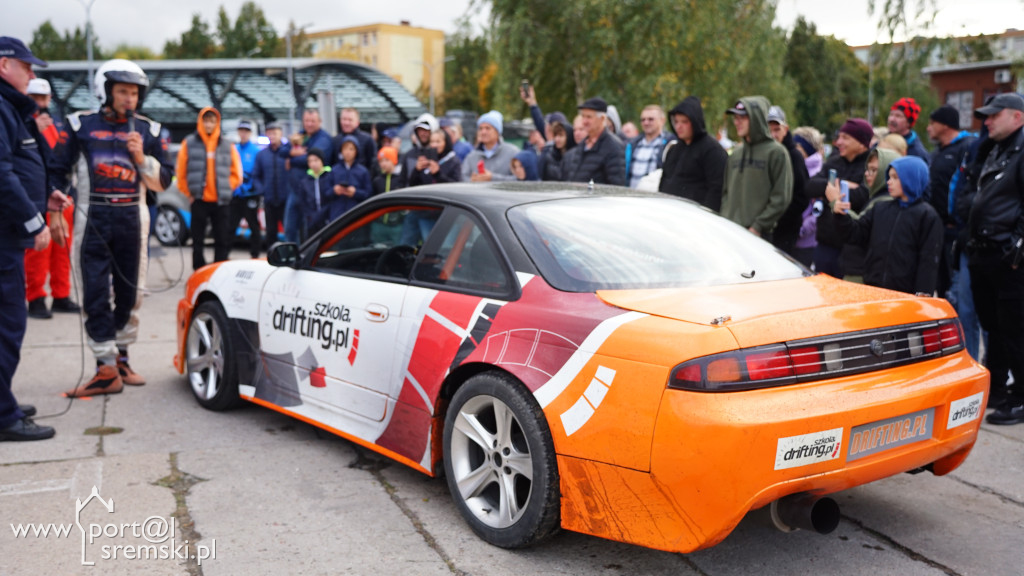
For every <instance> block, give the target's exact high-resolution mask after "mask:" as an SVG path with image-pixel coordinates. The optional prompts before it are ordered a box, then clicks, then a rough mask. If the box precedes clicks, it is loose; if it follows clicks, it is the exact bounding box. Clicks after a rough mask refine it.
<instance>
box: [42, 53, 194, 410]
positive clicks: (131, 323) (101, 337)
mask: <svg viewBox="0 0 1024 576" xmlns="http://www.w3.org/2000/svg"><path fill="white" fill-rule="evenodd" d="M148 87H149V79H148V78H147V77H146V73H145V72H143V71H142V68H140V67H139V66H138V65H137V64H135V63H134V62H130V61H128V60H120V59H115V60H110V61H108V62H105V63H104V64H103V65H102V66H100V68H99V70H97V71H96V77H95V79H94V81H93V92H94V94H95V96H96V97H97V98H98V99H99V102H100V109H99V111H98V112H97V111H82V112H76V113H74V114H71V115H70V116H68V118H67V131H68V143H67V146H65V148H64V151H63V153H62V154H60V156H59V157H58V158H57V159H56V162H55V163H54V166H53V168H52V173H51V176H52V177H53V178H54V181H55V183H56V184H57V186H58V187H60V189H62V190H67V189H68V186H69V185H70V179H71V173H72V170H73V169H74V167H75V165H76V163H77V162H78V161H79V159H80V158H81V159H82V160H83V161H84V166H85V170H84V171H83V170H81V169H79V170H78V171H77V173H78V176H79V180H78V183H77V187H78V190H79V194H78V206H77V209H76V211H75V214H76V222H75V226H74V231H75V241H74V246H75V252H74V253H75V254H76V256H77V258H78V266H76V267H75V268H76V274H77V275H79V277H80V281H79V282H78V285H79V286H81V287H82V292H83V293H82V300H81V302H82V309H83V316H84V319H85V332H86V335H87V338H88V342H89V347H90V348H92V351H93V354H94V355H95V357H96V374H95V376H93V378H92V379H91V380H89V381H88V382H86V383H84V384H80V385H79V386H77V387H75V388H74V389H72V390H69V391H68V392H67V394H66V395H67V396H71V397H80V396H93V395H96V394H115V393H117V392H120V391H121V390H122V388H123V387H124V385H125V384H128V385H135V386H139V385H142V384H145V383H146V380H145V378H143V377H142V376H141V375H140V374H139V373H137V372H135V371H134V370H132V368H131V366H129V364H128V345H129V344H132V343H133V342H135V339H136V337H137V334H138V327H139V317H138V312H139V307H140V306H141V304H142V296H143V289H144V287H145V279H146V265H147V254H146V249H147V244H148V240H149V211H148V210H147V209H146V205H145V204H146V190H147V189H148V190H154V191H157V192H161V191H163V190H164V188H166V187H167V185H168V184H170V181H171V175H172V174H173V170H174V169H173V166H172V165H171V164H170V163H168V162H167V159H166V150H165V149H164V144H163V143H162V141H161V139H160V124H159V123H157V122H154V121H152V120H150V119H149V118H146V117H145V116H141V115H139V114H137V111H138V110H139V106H140V105H141V104H142V101H143V99H144V98H145V95H146V89H147V88H148ZM83 177H84V179H85V181H83ZM111 294H113V299H111ZM111 301H112V302H113V306H111Z"/></svg>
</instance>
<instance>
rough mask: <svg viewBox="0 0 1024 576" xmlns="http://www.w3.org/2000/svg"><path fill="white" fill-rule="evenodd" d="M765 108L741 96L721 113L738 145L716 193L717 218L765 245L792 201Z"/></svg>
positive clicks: (789, 172)
mask: <svg viewBox="0 0 1024 576" xmlns="http://www.w3.org/2000/svg"><path fill="white" fill-rule="evenodd" d="M770 106H771V104H770V103H769V102H768V99H767V98H765V97H764V96H746V97H744V98H740V100H739V102H737V103H736V105H735V106H733V107H732V108H730V109H729V110H728V111H727V113H728V114H730V115H731V116H732V120H733V124H734V125H735V126H736V133H737V134H738V135H739V138H740V143H739V145H737V146H736V147H735V148H734V149H733V151H732V155H731V156H730V157H729V162H728V164H727V166H726V170H725V185H724V186H723V187H722V216H725V217H726V218H728V219H729V220H732V221H733V222H735V223H737V224H739V225H740V226H744V227H746V228H747V229H748V230H750V232H751V233H753V234H756V235H758V236H760V237H762V238H764V239H765V240H769V241H770V240H771V235H772V230H773V229H774V228H775V224H776V223H777V222H778V221H779V218H781V217H782V214H783V213H784V212H785V211H786V207H787V206H789V202H790V200H791V199H792V195H793V167H792V165H791V164H790V160H789V152H788V151H787V150H786V148H785V147H784V146H783V145H782V144H779V143H778V142H776V141H775V139H774V138H772V135H771V132H770V131H769V129H768V108H769V107H770Z"/></svg>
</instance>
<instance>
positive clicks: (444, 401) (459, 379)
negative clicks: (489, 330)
mask: <svg viewBox="0 0 1024 576" xmlns="http://www.w3.org/2000/svg"><path fill="white" fill-rule="evenodd" d="M485 373H493V374H495V375H498V376H500V377H502V378H503V379H506V380H509V383H510V384H515V385H519V386H522V387H523V389H524V390H526V392H527V393H528V394H530V395H531V396H533V392H531V391H530V389H529V388H528V387H527V386H526V384H525V383H524V382H523V380H522V379H521V378H519V377H518V376H516V374H515V373H514V372H512V371H509V370H506V369H505V368H502V367H501V366H496V365H494V364H488V363H486V362H468V363H465V364H462V365H460V366H458V367H457V368H455V370H452V371H451V372H450V373H449V374H448V376H446V377H445V379H444V382H443V383H442V384H441V390H440V392H439V393H438V395H437V398H435V399H434V419H433V420H434V422H433V430H431V438H432V439H433V441H432V442H431V445H432V452H433V455H432V457H431V470H432V471H433V475H434V476H436V477H443V476H444V442H443V436H444V421H445V418H447V417H448V406H449V405H450V404H451V400H452V398H453V397H455V393H456V392H458V391H459V388H461V387H462V386H463V385H464V384H465V383H466V382H468V381H469V379H470V378H472V377H474V376H477V375H478V374H485ZM544 417H545V418H547V414H546V413H545V415H544ZM548 426H549V427H550V426H551V423H550V422H549V423H548Z"/></svg>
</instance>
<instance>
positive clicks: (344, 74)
mask: <svg viewBox="0 0 1024 576" xmlns="http://www.w3.org/2000/svg"><path fill="white" fill-rule="evenodd" d="M136 63H137V64H138V65H139V66H141V67H142V69H143V70H145V71H146V74H147V75H148V76H149V81H150V87H149V90H148V91H147V93H146V98H145V101H144V102H143V103H142V105H141V107H140V108H141V112H142V113H144V114H145V115H146V116H149V117H150V118H153V119H154V120H156V121H158V122H161V123H163V124H164V125H167V126H169V127H171V128H172V129H173V128H180V129H187V130H189V131H191V130H194V129H195V124H196V118H197V117H198V115H199V110H201V109H202V108H204V107H206V106H212V107H214V108H217V109H218V110H220V112H221V115H222V117H224V118H231V117H245V118H253V119H258V120H262V121H263V122H271V121H274V120H287V119H288V116H289V113H290V111H291V110H292V109H297V110H298V111H299V112H301V111H302V110H303V109H304V108H317V93H319V92H323V91H327V92H331V93H333V95H334V101H335V102H336V103H337V105H338V106H339V107H352V108H356V109H357V110H359V113H360V120H361V121H362V122H363V123H383V124H400V123H404V122H408V121H409V120H412V119H414V118H416V117H417V116H419V115H420V114H422V113H424V112H426V108H425V107H424V106H423V104H422V103H420V101H419V100H417V99H416V97H414V96H413V95H412V94H410V93H409V91H408V90H406V89H405V88H404V87H403V86H402V85H401V84H399V83H398V81H396V80H395V79H393V78H391V77H390V76H387V75H386V74H384V73H382V72H381V71H379V70H376V69H374V68H370V67H368V66H364V65H362V64H360V63H358V62H351V61H347V60H325V59H319V58H292V59H290V60H289V59H287V58H260V59H252V58H248V59H211V60H139V61H136ZM289 63H290V64H291V68H292V70H293V74H294V80H295V82H294V86H295V90H294V93H291V91H290V90H289V87H288V68H289ZM35 72H36V74H37V75H38V76H39V77H40V78H45V79H47V80H49V81H50V85H51V86H52V88H53V106H54V107H55V108H56V111H57V112H58V113H60V114H61V115H62V116H63V115H66V114H69V113H71V112H75V111H78V110H88V109H95V108H96V105H97V103H96V98H95V97H94V96H93V94H92V90H91V85H92V82H91V79H89V78H87V76H88V63H87V62H84V61H54V62H50V66H49V67H48V68H41V69H37V70H36V71H35Z"/></svg>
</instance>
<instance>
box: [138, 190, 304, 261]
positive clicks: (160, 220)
mask: <svg viewBox="0 0 1024 576" xmlns="http://www.w3.org/2000/svg"><path fill="white" fill-rule="evenodd" d="M157 202H158V204H157V209H156V220H155V221H154V222H153V235H154V236H156V239H157V241H158V242H160V244H161V245H163V246H185V245H187V244H188V243H189V239H190V238H191V232H190V230H191V225H192V207H191V203H190V202H189V199H188V198H186V197H185V195H184V194H182V193H181V191H180V190H178V186H177V181H175V182H172V183H171V185H170V186H168V187H167V189H166V190H164V191H163V192H160V193H159V194H157ZM259 221H260V233H261V234H263V235H264V237H266V233H267V231H266V226H267V224H266V220H265V218H264V215H263V207H262V206H260V210H259ZM249 233H250V232H249V224H248V223H247V222H246V221H245V220H241V221H240V222H239V224H238V227H237V228H236V229H235V239H236V240H237V241H241V240H245V239H248V238H249ZM209 237H210V235H209V234H207V238H209ZM277 237H278V240H284V231H283V230H282V229H281V227H280V226H278V230H277Z"/></svg>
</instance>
